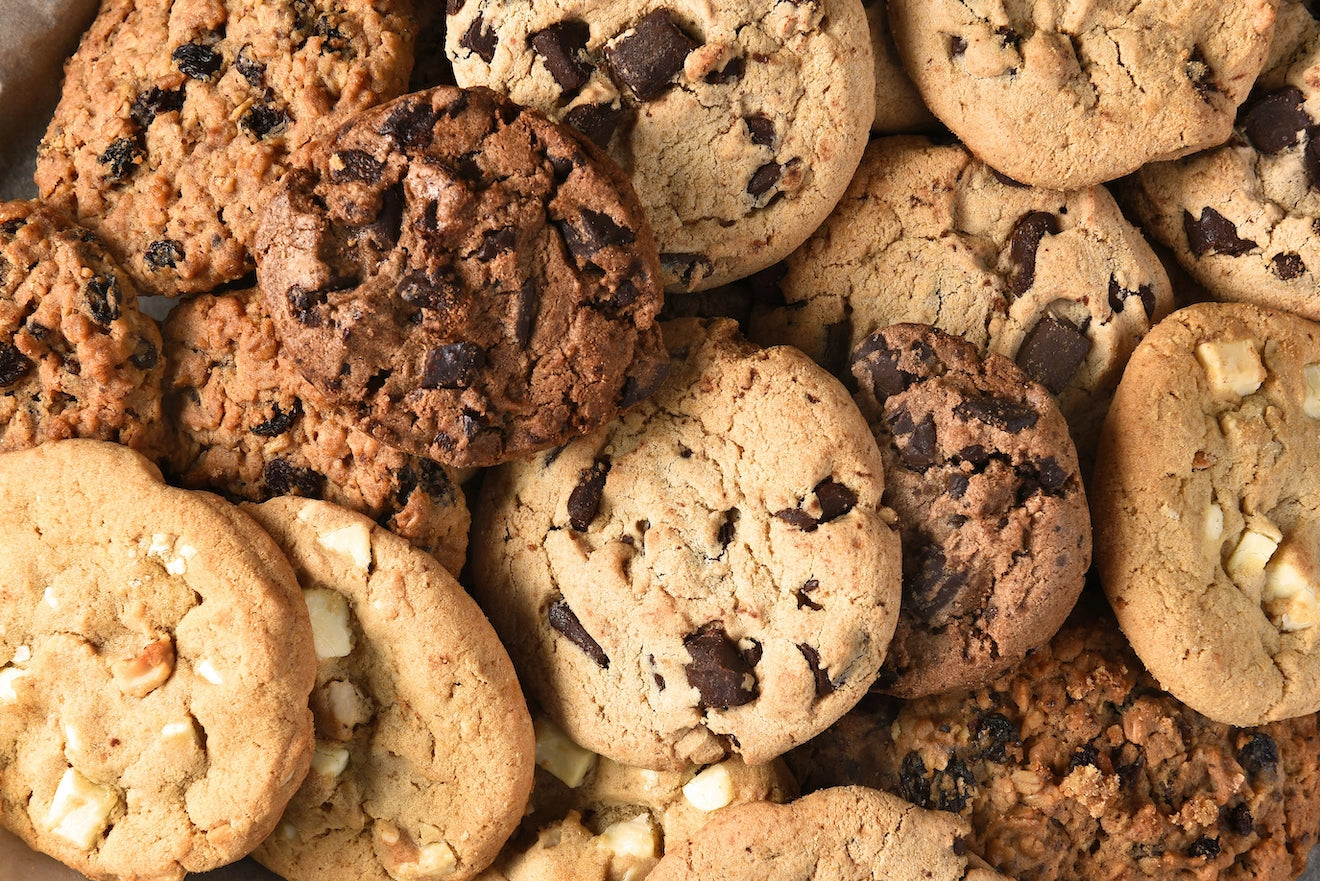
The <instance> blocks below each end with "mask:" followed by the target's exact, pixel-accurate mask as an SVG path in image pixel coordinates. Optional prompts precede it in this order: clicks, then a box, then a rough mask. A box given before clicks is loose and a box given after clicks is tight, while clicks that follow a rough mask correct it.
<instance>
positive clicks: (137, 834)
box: [0, 440, 316, 881]
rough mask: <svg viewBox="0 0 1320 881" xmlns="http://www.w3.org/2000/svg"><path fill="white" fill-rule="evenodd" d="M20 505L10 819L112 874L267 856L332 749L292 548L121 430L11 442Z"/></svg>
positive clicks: (6, 809) (8, 664)
mask: <svg viewBox="0 0 1320 881" xmlns="http://www.w3.org/2000/svg"><path fill="white" fill-rule="evenodd" d="M0 499H3V500H4V508H5V511H6V516H5V519H4V525H3V527H0V559H4V560H6V561H7V567H8V572H7V575H6V578H5V602H4V603H3V604H2V605H0V659H3V661H0V708H2V709H3V712H0V755H3V757H4V761H3V762H2V763H0V823H3V825H4V826H5V827H6V828H8V829H9V830H10V831H12V832H14V833H15V834H16V835H18V836H19V837H20V838H22V839H23V840H24V841H25V842H26V843H27V844H28V845H29V846H31V847H33V848H34V849H37V850H41V851H43V852H45V853H49V854H50V855H52V856H54V857H56V858H57V859H59V860H61V861H63V862H64V863H66V864H68V865H69V866H71V867H73V868H74V869H76V870H77V871H79V872H81V873H82V874H84V875H86V876H87V877H89V878H92V879H98V881H99V879H121V878H160V879H181V878H182V877H183V875H184V873H185V872H203V871H207V870H209V869H213V868H216V867H217V866H221V865H224V864H226V863H230V862H232V861H234V860H236V859H238V858H239V857H241V856H243V855H244V854H246V853H248V852H249V851H251V850H252V848H254V847H256V845H257V844H258V843H259V842H260V841H261V840H262V839H263V838H264V837H265V836H266V835H267V834H268V833H269V832H270V831H271V829H273V828H274V827H275V824H276V822H277V821H278V819H279V816H280V813H281V811H283V810H284V807H285V805H286V803H287V802H288V800H289V798H290V797H291V796H292V795H293V793H294V791H295V790H296V789H297V788H298V785H299V783H300V781H301V780H302V778H303V775H305V774H306V773H307V768H308V762H309V760H310V757H311V754H312V714H311V712H310V711H309V710H308V704H307V699H308V694H309V693H310V691H311V688H312V681H313V677H314V675H315V669H316V658H315V654H314V652H313V648H312V631H311V627H310V625H309V622H308V615H307V610H306V607H305V606H304V605H303V603H302V601H301V598H300V595H299V592H298V583H297V581H296V579H295V577H294V574H293V571H292V569H290V568H289V564H288V562H287V561H286V560H285V559H284V557H283V555H281V553H280V551H279V549H278V548H277V547H276V546H275V544H274V543H273V542H272V541H271V540H270V538H269V537H268V536H267V535H266V534H265V533H263V532H262V531H261V530H260V529H259V528H258V527H257V526H256V524H255V523H253V522H252V520H251V519H249V518H248V517H247V516H245V515H243V514H242V513H241V512H240V511H238V509H237V508H234V507H233V506H232V505H229V504H228V503H226V502H224V501H222V500H221V499H219V498H218V497H215V496H209V495H206V494H201V493H193V492H190V491H188V490H182V489H176V488H173V487H168V486H166V485H165V483H164V482H163V481H162V480H161V477H160V472H158V471H157V470H156V469H155V468H154V467H153V466H152V465H151V464H150V463H149V462H148V461H147V460H146V459H144V458H143V457H141V456H140V455H138V454H136V453H134V452H133V451H131V450H129V449H128V448H127V447H123V446H120V445H117V444H110V443H106V442H103V441H92V440H68V441H60V442H57V443H49V444H42V445H41V446H39V447H36V448H34V449H31V450H23V451H18V452H9V453H3V454H0Z"/></svg>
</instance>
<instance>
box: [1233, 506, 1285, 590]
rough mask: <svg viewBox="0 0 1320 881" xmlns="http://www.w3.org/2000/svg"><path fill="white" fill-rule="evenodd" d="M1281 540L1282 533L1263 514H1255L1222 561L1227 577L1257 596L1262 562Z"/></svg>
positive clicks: (1261, 584) (1267, 558)
mask: <svg viewBox="0 0 1320 881" xmlns="http://www.w3.org/2000/svg"><path fill="white" fill-rule="evenodd" d="M1281 541H1283V533H1281V532H1280V531H1279V529H1278V527H1276V526H1275V525H1274V524H1273V523H1271V522H1269V521H1268V520H1265V519H1264V518H1256V519H1255V520H1254V521H1253V522H1251V523H1250V524H1248V526H1247V528H1246V529H1245V530H1244V531H1243V533H1242V537H1241V538H1239V539H1238V543H1237V546H1236V547H1234V548H1233V553H1232V554H1230V555H1229V557H1228V562H1227V563H1225V564H1224V570H1225V571H1226V572H1227V573H1228V577H1229V578H1231V579H1232V580H1233V583H1234V584H1236V585H1237V586H1238V587H1240V588H1241V589H1242V590H1243V591H1245V592H1246V593H1247V594H1249V595H1250V596H1252V597H1253V598H1255V599H1257V600H1259V598H1260V591H1261V587H1262V586H1263V582H1262V576H1263V574H1264V572H1265V566H1266V564H1267V563H1269V561H1270V557H1272V556H1273V555H1274V551H1275V549H1276V548H1278V547H1279V542H1281Z"/></svg>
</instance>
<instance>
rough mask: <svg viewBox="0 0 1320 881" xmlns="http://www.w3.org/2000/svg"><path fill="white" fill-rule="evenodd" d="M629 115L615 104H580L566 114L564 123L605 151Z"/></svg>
mask: <svg viewBox="0 0 1320 881" xmlns="http://www.w3.org/2000/svg"><path fill="white" fill-rule="evenodd" d="M627 115H628V111H627V110H625V109H623V108H622V107H616V106H614V105H613V104H579V105H578V106H576V107H574V108H573V109H572V110H570V111H568V113H566V114H564V122H566V123H568V124H569V125H571V126H573V128H575V129H577V130H578V131H580V132H582V134H584V135H586V136H587V137H588V138H589V139H590V140H591V142H592V143H593V144H595V145H596V146H597V147H600V148H601V149H604V148H606V147H608V146H609V143H610V139H611V138H613V137H614V132H615V131H616V130H618V128H619V125H620V123H622V122H623V120H624V118H625V117H626V116H627Z"/></svg>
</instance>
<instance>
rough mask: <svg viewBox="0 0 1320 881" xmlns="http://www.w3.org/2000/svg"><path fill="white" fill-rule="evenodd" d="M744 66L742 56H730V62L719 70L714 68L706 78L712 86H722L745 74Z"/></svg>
mask: <svg viewBox="0 0 1320 881" xmlns="http://www.w3.org/2000/svg"><path fill="white" fill-rule="evenodd" d="M743 66H744V65H743V60H742V56H741V55H738V56H735V57H733V58H730V59H729V63H728V64H726V65H724V66H723V67H721V68H720V69H719V70H712V71H711V72H710V73H708V74H706V76H705V80H706V82H708V83H710V84H711V85H712V86H722V85H725V84H726V83H731V82H733V81H734V80H736V79H737V78H738V77H740V76H742V75H743Z"/></svg>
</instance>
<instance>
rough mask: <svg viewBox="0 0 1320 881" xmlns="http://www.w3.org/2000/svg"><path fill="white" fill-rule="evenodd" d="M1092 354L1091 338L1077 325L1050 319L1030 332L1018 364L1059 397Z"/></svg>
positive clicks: (1050, 317) (1021, 350)
mask: <svg viewBox="0 0 1320 881" xmlns="http://www.w3.org/2000/svg"><path fill="white" fill-rule="evenodd" d="M1090 352H1091V338H1090V337H1088V336H1087V335H1086V334H1084V333H1082V332H1081V331H1080V330H1078V329H1077V325H1075V324H1073V323H1072V322H1071V321H1069V320H1068V319H1066V318H1059V317H1056V316H1054V315H1046V316H1045V317H1044V318H1042V319H1041V320H1040V321H1037V322H1036V323H1035V325H1034V326H1033V327H1032V328H1031V330H1029V331H1027V335H1026V337H1025V338H1024V339H1023V340H1022V347H1021V348H1019V349H1018V353H1017V358H1016V361H1017V366H1019V367H1021V368H1022V372H1023V373H1025V374H1026V375H1027V376H1029V377H1031V378H1032V379H1034V380H1035V381H1036V382H1038V383H1040V384H1041V385H1043V386H1045V388H1047V389H1049V390H1050V393H1051V394H1055V395H1057V394H1059V393H1060V392H1062V391H1063V390H1064V389H1065V388H1067V387H1068V383H1069V382H1071V381H1072V378H1073V376H1075V375H1076V373H1077V368H1079V367H1081V366H1082V363H1083V362H1084V361H1086V356H1087V355H1088V354H1090Z"/></svg>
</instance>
